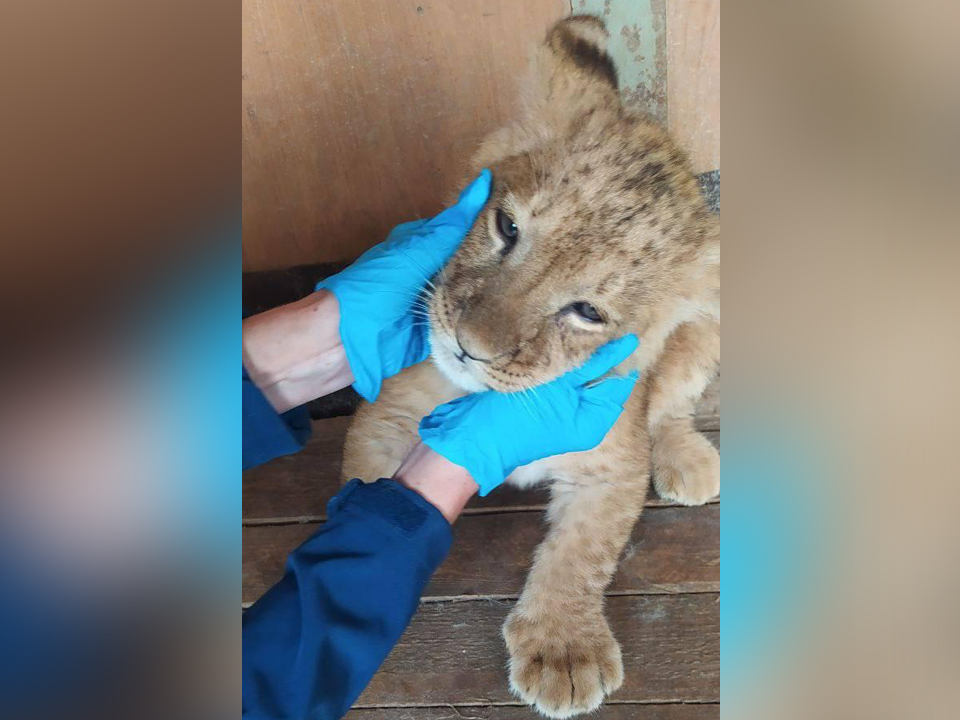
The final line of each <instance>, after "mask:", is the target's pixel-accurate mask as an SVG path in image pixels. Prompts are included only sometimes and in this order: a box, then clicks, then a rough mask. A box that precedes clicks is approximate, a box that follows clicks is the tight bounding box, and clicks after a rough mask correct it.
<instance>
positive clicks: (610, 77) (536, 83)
mask: <svg viewBox="0 0 960 720" xmlns="http://www.w3.org/2000/svg"><path fill="white" fill-rule="evenodd" d="M607 37H609V35H608V33H607V28H606V27H605V26H604V24H603V21H601V20H600V19H599V18H596V17H593V16H591V15H574V16H573V17H569V18H565V19H563V20H561V21H560V22H558V23H557V24H556V25H554V26H553V27H552V28H550V31H549V32H548V33H547V37H546V39H545V40H544V42H543V44H542V45H541V46H540V47H539V48H537V50H536V51H535V53H534V57H533V62H532V67H531V71H530V75H529V77H528V79H527V83H526V85H525V86H524V87H523V88H522V90H521V100H522V102H523V106H524V111H525V112H524V115H525V119H526V120H527V121H528V122H533V123H544V122H546V123H549V125H550V126H552V127H551V128H550V129H551V130H553V131H562V130H563V129H564V128H565V127H567V126H569V125H571V124H572V123H582V122H583V120H584V116H587V117H590V116H592V115H593V114H595V113H597V112H598V111H599V112H601V113H603V112H617V111H619V109H620V93H619V91H618V88H617V69H616V67H614V64H613V61H612V60H611V59H610V56H609V55H607V53H606V50H605V49H604V48H605V46H606V41H607Z"/></svg>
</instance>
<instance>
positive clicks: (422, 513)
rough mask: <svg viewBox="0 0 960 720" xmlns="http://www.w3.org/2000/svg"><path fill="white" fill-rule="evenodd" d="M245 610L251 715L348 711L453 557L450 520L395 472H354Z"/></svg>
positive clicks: (246, 692) (328, 717) (313, 719)
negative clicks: (323, 518) (370, 475)
mask: <svg viewBox="0 0 960 720" xmlns="http://www.w3.org/2000/svg"><path fill="white" fill-rule="evenodd" d="M327 513H328V518H329V519H328V520H327V522H325V523H324V524H323V525H322V526H321V527H320V529H319V530H318V531H317V532H316V533H315V534H314V535H313V536H312V537H311V538H310V539H309V540H307V541H306V542H305V543H304V544H303V545H301V546H300V547H299V548H297V549H296V550H295V551H294V552H293V553H291V555H290V557H289V559H288V560H287V568H286V573H285V574H284V576H283V579H282V580H280V582H279V583H277V584H276V585H274V586H273V588H271V589H270V590H269V591H268V592H267V593H266V594H265V595H264V596H263V597H262V598H261V599H260V600H259V601H258V602H257V603H256V604H255V605H254V606H253V607H252V608H251V609H250V610H249V611H248V612H247V613H246V614H245V615H244V618H243V714H244V717H245V718H251V719H252V718H256V719H257V720H261V719H267V718H286V719H289V720H300V719H301V718H302V719H306V718H309V719H310V720H335V719H336V718H340V717H342V716H343V715H344V714H345V713H346V712H347V710H349V709H350V706H351V705H352V704H353V703H354V701H355V700H356V699H357V697H359V695H360V693H361V692H362V691H363V689H364V688H365V687H366V685H367V683H368V682H370V679H371V678H372V677H373V674H374V673H375V672H376V670H377V668H378V667H379V666H380V664H381V663H382V662H383V660H384V659H385V658H386V657H387V654H388V653H389V652H390V650H391V648H392V647H393V646H394V644H395V643H396V642H397V640H399V639H400V635H401V634H402V633H403V631H404V629H405V628H406V626H407V624H408V623H409V622H410V618H411V617H413V613H414V612H415V610H416V608H417V604H418V602H419V600H420V595H421V593H422V592H423V589H424V587H425V586H426V584H427V581H428V580H429V579H430V576H431V575H432V574H433V573H434V571H435V570H436V569H437V567H438V566H439V565H440V563H441V562H442V561H443V559H444V557H446V554H447V551H448V550H449V548H450V543H451V541H452V534H451V528H450V524H449V523H448V522H447V521H446V519H445V518H444V517H443V515H442V514H441V513H440V511H439V510H437V509H436V508H435V507H434V506H433V505H431V504H430V503H429V502H427V501H426V500H425V499H423V498H422V497H421V496H420V495H418V494H417V493H416V492H414V491H412V490H409V489H407V488H405V487H403V486H401V485H398V484H397V483H395V482H393V481H390V480H380V481H378V482H376V483H372V484H363V483H361V482H360V481H359V480H352V481H350V483H348V484H347V485H346V487H345V488H344V489H343V490H342V491H341V492H340V493H339V494H338V495H337V496H336V497H335V498H333V499H332V500H331V501H330V503H329V505H328V507H327Z"/></svg>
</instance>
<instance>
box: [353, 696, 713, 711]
mask: <svg viewBox="0 0 960 720" xmlns="http://www.w3.org/2000/svg"><path fill="white" fill-rule="evenodd" d="M603 704H604V705H653V706H657V705H719V704H720V701H719V700H698V699H692V700H685V699H683V698H674V699H669V700H609V699H607V700H604V701H603ZM461 707H462V708H484V707H519V708H524V707H529V706H528V705H527V704H526V703H522V702H495V701H479V702H470V701H469V700H467V701H464V702H459V701H457V702H453V703H432V704H431V703H427V704H424V705H417V704H406V703H404V704H402V705H390V704H380V703H373V704H364V705H353V706H351V708H350V709H351V710H404V709H406V708H409V709H411V710H426V709H429V708H453V709H456V708H461Z"/></svg>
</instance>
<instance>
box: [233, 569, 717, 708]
mask: <svg viewBox="0 0 960 720" xmlns="http://www.w3.org/2000/svg"><path fill="white" fill-rule="evenodd" d="M700 585H702V586H703V587H702V588H700V589H696V590H680V591H678V592H670V591H667V592H662V591H659V592H658V591H657V589H656V588H657V587H665V586H664V585H659V586H655V587H654V588H651V589H645V590H612V591H609V592H605V593H604V594H603V596H604V597H605V598H615V597H643V596H648V595H671V596H674V597H679V596H681V595H716V596H717V597H718V598H719V597H720V583H718V582H716V583H706V582H701V583H700ZM519 599H520V595H519V594H507V595H425V596H424V597H422V598H420V603H421V604H432V603H451V604H453V603H466V602H494V603H500V602H503V603H513V602H516V601H517V600H519ZM252 606H253V603H252V602H249V601H248V602H242V603H240V608H241V609H242V610H249V609H250V608H251V607H252ZM423 707H426V706H423Z"/></svg>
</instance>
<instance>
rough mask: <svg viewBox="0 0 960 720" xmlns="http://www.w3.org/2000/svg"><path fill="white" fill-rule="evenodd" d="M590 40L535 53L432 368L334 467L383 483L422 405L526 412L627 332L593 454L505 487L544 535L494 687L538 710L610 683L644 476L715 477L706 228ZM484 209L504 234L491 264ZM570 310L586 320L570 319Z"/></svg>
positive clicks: (670, 492) (380, 407)
mask: <svg viewBox="0 0 960 720" xmlns="http://www.w3.org/2000/svg"><path fill="white" fill-rule="evenodd" d="M605 37H606V30H605V28H604V26H603V24H602V23H601V22H600V21H599V20H597V19H596V18H591V17H585V16H576V17H572V18H568V19H566V20H563V21H561V22H559V23H558V24H557V25H555V26H554V27H553V28H552V29H551V30H550V31H549V33H548V34H547V36H546V39H545V41H544V43H543V44H542V45H541V46H540V47H539V48H538V50H537V51H536V54H535V59H534V67H533V71H532V73H531V76H530V78H529V81H528V83H527V85H526V87H525V89H524V91H523V93H522V97H521V103H520V106H519V107H520V113H519V117H518V119H517V121H516V122H515V123H514V124H512V125H510V126H508V127H506V128H503V129H502V130H500V131H498V132H496V133H494V134H493V135H492V136H491V137H490V138H489V139H488V140H487V141H486V142H485V143H484V144H483V146H482V147H481V148H480V151H479V152H478V154H477V157H476V159H475V162H474V166H473V168H472V169H471V173H472V174H475V173H476V172H477V171H479V169H480V168H481V167H489V168H490V169H491V170H492V171H493V177H494V183H493V189H492V191H491V195H490V200H489V201H488V203H487V205H486V207H485V208H484V210H483V212H482V213H481V214H480V217H479V218H478V220H477V222H476V223H475V224H474V226H473V228H472V230H471V231H470V233H469V234H468V236H467V238H466V239H465V240H464V242H463V244H462V245H461V247H460V248H459V250H458V251H457V253H456V254H455V256H454V257H453V258H452V260H451V261H450V262H449V263H448V265H447V266H446V267H445V268H444V269H443V271H442V272H441V273H440V274H439V275H438V276H437V277H436V278H435V279H434V285H435V290H433V292H432V293H431V294H430V295H429V300H428V304H427V308H426V309H427V311H428V313H429V318H430V323H431V342H432V358H431V362H427V363H422V364H421V365H418V366H416V367H413V368H410V369H408V370H407V371H405V372H404V373H402V374H401V375H399V376H397V377H396V378H393V379H391V380H390V381H388V382H387V383H386V384H385V386H384V389H383V392H382V394H381V397H380V399H379V400H378V402H377V403H376V404H375V405H368V406H364V407H363V408H361V410H360V411H359V412H358V414H357V417H356V419H355V421H354V423H353V425H352V426H351V429H350V432H349V434H348V438H347V447H346V453H345V461H344V472H345V476H346V477H362V478H367V479H376V478H378V477H384V476H389V475H390V474H392V473H393V471H394V470H395V469H396V467H397V465H398V464H399V462H400V460H401V459H402V458H403V457H404V456H405V455H406V453H407V452H409V450H410V448H411V447H412V446H413V444H414V443H415V442H416V427H417V424H418V422H419V420H420V418H421V417H422V416H423V415H425V414H427V413H429V412H430V410H432V409H433V407H435V406H436V405H437V404H439V403H442V402H446V401H448V400H450V399H452V398H454V397H457V396H459V395H462V394H464V393H465V392H472V391H477V390H484V389H493V390H496V391H499V392H508V391H520V390H525V391H526V392H527V394H528V395H529V396H530V397H529V400H530V401H531V402H536V396H535V392H536V391H535V390H530V388H535V386H536V385H538V384H540V383H543V382H545V381H548V380H550V379H552V378H555V377H557V376H558V375H560V374H562V373H564V372H566V371H568V370H570V369H572V368H574V367H576V366H578V365H580V364H581V363H582V362H583V361H584V360H586V358H587V357H589V355H590V354H591V353H592V352H593V351H594V350H596V349H597V348H598V347H599V346H600V345H602V344H603V343H605V342H607V341H608V340H611V339H613V338H616V337H619V336H622V335H624V334H626V333H629V332H633V333H636V334H637V336H638V337H639V338H640V341H641V345H640V348H639V349H638V350H637V351H636V352H635V353H634V355H633V356H632V357H631V358H629V359H628V360H627V361H626V362H625V363H624V364H623V365H622V366H621V368H619V369H618V372H622V371H625V370H629V369H634V368H636V369H639V370H640V372H641V381H640V383H639V384H638V386H637V388H636V390H635V391H634V393H633V395H632V396H631V399H630V401H629V402H628V404H627V407H626V409H625V411H624V413H623V415H622V416H621V418H620V420H619V421H618V422H617V424H616V425H615V426H614V428H613V430H611V432H610V433H609V434H608V435H607V437H606V438H605V440H604V441H603V443H601V445H600V446H598V447H597V448H595V449H594V450H591V451H588V452H583V453H570V454H567V455H562V456H558V457H554V458H548V459H546V460H543V461H539V462H536V463H533V464H531V465H528V466H525V467H523V468H519V469H518V470H517V471H516V472H515V473H514V474H513V475H511V477H510V478H509V479H508V482H511V483H514V484H518V485H530V484H534V483H538V482H546V481H550V482H551V494H552V500H551V504H550V508H549V511H548V518H549V520H550V523H551V527H550V531H549V533H548V535H547V537H546V539H545V540H544V542H543V544H542V545H541V546H540V547H539V548H538V549H537V552H536V556H535V558H534V561H533V565H532V568H531V571H530V574H529V577H528V579H527V584H526V587H525V589H524V591H523V595H522V596H521V598H520V600H519V602H518V603H517V606H516V607H515V609H514V610H513V611H512V612H511V613H510V616H509V618H508V619H507V622H506V624H505V625H504V639H505V641H506V644H507V648H508V651H509V654H510V669H509V673H510V686H511V688H512V690H513V691H514V693H515V694H516V695H517V696H518V697H520V698H521V699H523V700H524V701H526V702H528V703H530V704H532V705H534V706H535V707H536V708H537V710H539V711H540V712H541V713H543V714H544V715H547V716H548V717H555V718H564V717H570V716H572V715H575V714H578V713H582V712H589V711H591V710H593V709H595V708H597V707H598V706H599V705H600V703H601V701H602V700H603V697H604V696H605V695H606V694H609V693H610V692H613V691H614V690H616V689H617V688H618V687H619V686H620V684H621V682H622V679H623V668H622V663H621V659H620V648H619V645H618V644H617V641H616V640H615V639H614V637H613V635H612V634H611V632H610V629H609V627H608V625H607V622H606V620H605V618H604V616H603V592H604V589H605V588H606V586H607V585H608V583H609V581H610V578H611V577H612V575H613V572H614V571H615V569H616V564H617V560H618V557H619V555H620V552H621V551H622V549H623V547H624V544H625V543H626V540H627V538H628V537H629V535H630V532H631V529H632V527H633V524H634V523H635V521H636V520H637V518H638V517H639V516H640V512H641V509H642V507H643V502H644V498H645V496H646V491H647V485H648V482H649V479H650V470H651V467H652V468H653V469H654V470H655V478H654V483H655V485H656V487H657V489H658V491H659V492H660V494H661V495H663V496H665V497H668V498H671V499H675V500H677V501H680V502H684V503H688V504H698V503H702V502H705V501H706V500H708V499H710V498H711V497H713V496H714V495H716V494H717V492H718V491H719V483H720V476H719V472H720V469H719V456H718V455H717V452H716V450H715V449H714V448H713V446H712V445H710V443H708V442H707V441H706V440H705V439H704V438H703V437H702V436H701V435H699V434H698V433H697V432H696V431H695V430H694V428H693V425H692V423H691V420H690V414H691V412H692V410H693V407H694V404H695V402H696V400H697V399H698V398H699V396H700V394H701V393H702V392H703V390H704V388H705V387H706V386H707V384H708V383H709V381H710V380H711V379H712V377H713V376H714V374H715V373H716V370H717V367H718V363H719V351H720V342H719V337H720V299H719V295H720V237H719V223H718V220H717V218H716V216H714V215H713V214H711V213H710V212H709V211H708V209H707V207H706V204H705V202H704V200H703V198H702V197H701V194H700V191H699V187H698V185H697V182H696V180H695V178H694V176H693V174H692V172H691V170H690V167H689V164H688V162H687V160H686V157H685V155H684V153H683V152H682V151H681V150H680V149H679V148H678V147H677V146H676V145H675V144H674V142H673V141H672V140H671V139H670V137H669V136H668V135H667V134H666V133H665V132H664V131H663V130H661V129H660V128H658V127H656V126H654V125H652V124H650V123H649V122H646V121H645V120H644V119H642V118H640V117H638V116H636V115H633V114H631V113H629V112H628V111H626V110H625V109H624V108H623V106H622V105H621V102H620V98H619V95H618V93H617V85H616V70H615V68H614V66H613V63H612V62H611V60H610V58H609V56H608V55H607V54H606V52H605V51H604V50H603V42H604V39H605ZM498 210H499V211H500V212H504V213H506V214H507V215H508V216H509V217H510V218H512V219H513V220H514V222H515V223H516V225H517V227H518V229H519V234H518V237H517V240H516V244H515V245H514V246H513V247H512V248H511V249H509V251H508V252H507V251H506V250H507V246H508V244H507V243H506V242H505V240H504V238H503V237H502V235H501V234H500V233H499V231H498V222H497V212H498ZM577 302H587V303H590V304H591V305H593V306H594V307H595V308H596V309H597V310H598V311H599V313H600V315H601V317H602V320H603V322H601V323H591V322H588V321H586V320H584V319H583V318H582V317H579V316H578V315H577V314H576V313H575V312H573V311H572V310H571V305H572V304H573V303H577ZM531 411H535V408H533V409H532V410H531ZM503 421H504V422H505V423H509V422H511V418H504V419H503Z"/></svg>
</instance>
